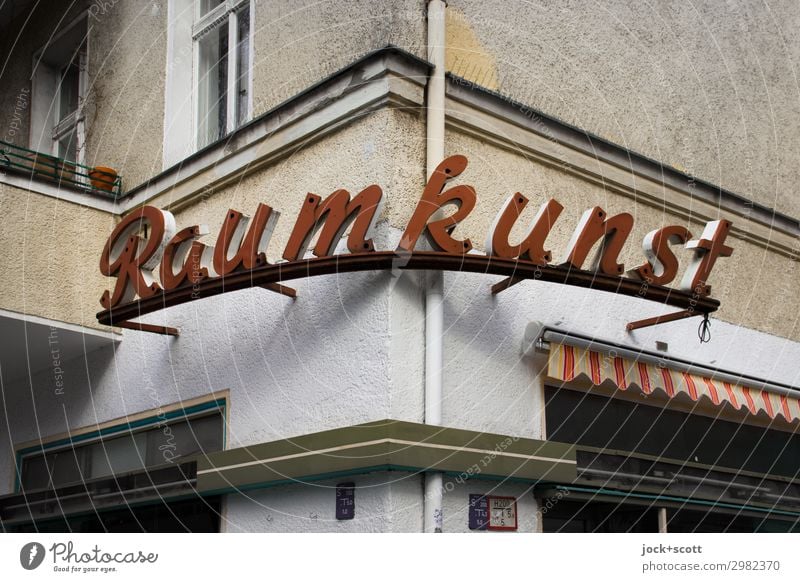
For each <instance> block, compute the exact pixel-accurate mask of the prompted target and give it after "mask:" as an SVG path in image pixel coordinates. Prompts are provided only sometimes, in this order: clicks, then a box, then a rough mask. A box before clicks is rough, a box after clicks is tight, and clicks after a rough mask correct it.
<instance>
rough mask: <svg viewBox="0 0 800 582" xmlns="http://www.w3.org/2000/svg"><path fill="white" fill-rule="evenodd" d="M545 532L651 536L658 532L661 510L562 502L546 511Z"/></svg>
mask: <svg viewBox="0 0 800 582" xmlns="http://www.w3.org/2000/svg"><path fill="white" fill-rule="evenodd" d="M542 531H544V532H545V533H625V532H627V533H648V532H657V531H658V509H656V508H655V507H642V506H637V505H625V504H613V503H597V502H580V501H566V500H563V501H559V502H558V503H556V504H554V505H553V507H552V508H551V509H549V510H548V511H546V512H543V515H542Z"/></svg>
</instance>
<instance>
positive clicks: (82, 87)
mask: <svg viewBox="0 0 800 582" xmlns="http://www.w3.org/2000/svg"><path fill="white" fill-rule="evenodd" d="M88 20H89V15H88V11H83V12H82V13H81V14H79V15H78V16H77V17H76V18H75V19H74V20H72V22H70V23H69V24H67V25H66V26H65V27H63V28H62V29H61V30H60V31H59V32H58V33H57V34H56V35H54V36H53V37H52V38H51V39H50V41H49V42H48V44H46V45H45V46H43V47H41V48H39V49H38V50H37V51H36V52H35V53H34V54H33V59H32V64H31V71H32V74H31V85H32V87H31V122H30V130H29V136H28V145H29V147H30V148H31V149H33V150H35V151H38V152H41V153H43V154H47V155H52V156H54V157H57V158H59V159H62V158H61V156H60V152H59V140H60V139H61V138H62V137H64V136H65V135H68V134H69V133H70V132H71V131H72V130H75V140H76V145H75V152H76V155H75V159H74V160H68V159H66V158H63V159H64V160H65V161H67V162H73V163H78V164H85V161H86V115H85V105H86V97H87V92H88V87H89V77H88V60H89V59H88V55H89V35H88V30H89V22H88ZM79 27H81V28H83V30H84V31H85V32H84V34H83V37H82V40H81V43H80V44H79V45H78V46H77V47H76V49H75V51H74V52H73V53H72V54H71V55H70V57H71V58H70V60H69V61H68V62H67V63H63V64H60V65H53V64H52V63H50V62H48V61H47V60H45V54H46V52H47V50H48V48H49V47H51V46H53V45H54V44H55V43H57V42H58V41H59V40H60V39H62V38H64V37H67V36H68V35H70V34H75V29H77V28H79ZM76 59H77V63H76V64H77V65H78V105H77V109H75V111H73V112H71V113H70V114H69V115H67V116H66V117H64V118H62V114H61V111H60V109H61V89H62V83H61V71H62V69H63V68H64V67H66V66H68V65H70V64H71V63H73V62H74V61H75V60H76ZM42 99H44V100H46V101H47V102H46V103H42V102H41V100H42Z"/></svg>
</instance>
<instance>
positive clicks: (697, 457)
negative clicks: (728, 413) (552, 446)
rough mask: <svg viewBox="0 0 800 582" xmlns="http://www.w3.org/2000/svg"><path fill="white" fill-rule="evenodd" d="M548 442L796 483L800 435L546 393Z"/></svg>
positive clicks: (577, 394) (625, 403)
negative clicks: (789, 479)
mask: <svg viewBox="0 0 800 582" xmlns="http://www.w3.org/2000/svg"><path fill="white" fill-rule="evenodd" d="M545 421H546V425H547V438H548V440H553V441H560V442H565V443H575V444H580V445H584V446H590V447H598V448H605V449H611V450H619V451H629V452H632V453H640V454H645V455H653V456H656V457H665V458H668V459H675V460H681V461H689V462H695V463H701V464H703V465H711V466H720V467H727V468H731V469H741V470H745V471H752V472H754V473H762V474H773V475H780V476H786V477H791V478H795V477H796V474H797V459H798V458H800V435H797V434H795V433H792V432H785V431H780V430H774V429H768V428H765V427H761V426H756V425H751V424H745V423H742V422H732V421H728V420H721V419H715V418H711V417H708V416H702V415H699V414H689V413H686V412H680V411H676V410H667V409H664V408H662V407H660V406H652V405H647V404H641V403H638V402H631V401H628V400H622V399H618V398H609V397H606V396H600V395H597V394H588V393H585V392H579V391H576V390H569V389H563V388H562V389H559V388H554V387H550V386H548V387H546V388H545Z"/></svg>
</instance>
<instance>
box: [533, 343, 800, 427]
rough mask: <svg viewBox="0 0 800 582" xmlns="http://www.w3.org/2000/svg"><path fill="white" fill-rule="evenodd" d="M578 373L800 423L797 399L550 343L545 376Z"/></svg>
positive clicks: (569, 377) (565, 378)
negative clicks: (799, 421)
mask: <svg viewBox="0 0 800 582" xmlns="http://www.w3.org/2000/svg"><path fill="white" fill-rule="evenodd" d="M581 374H583V375H584V376H586V377H587V378H588V379H589V380H591V382H592V384H594V385H596V386H598V385H600V384H602V383H603V382H606V381H610V382H612V383H613V384H614V385H616V386H617V387H618V388H619V389H620V390H627V389H628V387H629V386H632V385H636V386H638V387H639V388H640V389H641V390H642V392H644V393H645V394H652V393H653V392H655V391H661V392H662V393H663V394H666V396H667V397H668V398H674V397H676V396H677V395H678V394H685V395H686V396H688V397H689V398H691V399H692V400H694V401H697V400H699V399H700V398H706V399H708V400H709V401H710V402H712V403H714V404H716V405H718V406H722V405H724V404H726V403H727V404H729V405H731V406H733V408H735V409H736V410H746V411H749V412H750V414H759V413H760V412H763V413H764V414H766V415H767V416H769V418H773V419H774V418H775V417H776V416H778V415H780V416H782V417H783V418H784V419H785V420H787V421H789V422H793V421H795V420H800V400H799V399H798V398H795V397H792V396H787V395H785V394H779V393H776V392H771V391H769V390H762V389H759V388H752V387H749V386H745V385H742V384H733V383H731V382H723V381H720V380H715V379H714V378H713V377H709V376H702V375H697V374H691V373H689V372H685V371H681V370H676V369H670V368H669V367H667V366H663V365H657V364H651V363H645V362H639V361H636V360H631V359H627V358H622V357H617V356H613V355H611V354H606V353H602V352H596V351H593V350H588V349H583V348H579V347H576V346H570V345H566V344H558V343H551V344H550V361H549V365H548V372H547V375H548V376H550V377H551V378H554V379H556V380H560V381H562V382H570V381H572V380H575V379H576V378H577V377H578V376H580V375H581Z"/></svg>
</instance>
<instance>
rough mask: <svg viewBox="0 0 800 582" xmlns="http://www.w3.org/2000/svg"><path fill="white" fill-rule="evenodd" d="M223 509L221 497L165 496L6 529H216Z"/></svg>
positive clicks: (207, 531) (135, 530)
mask: <svg viewBox="0 0 800 582" xmlns="http://www.w3.org/2000/svg"><path fill="white" fill-rule="evenodd" d="M221 512H222V502H221V500H220V498H219V497H208V498H200V497H196V498H192V499H188V500H184V501H167V500H162V501H161V502H159V503H153V504H149V505H143V506H128V507H123V508H120V509H113V510H109V511H102V512H92V513H89V514H84V515H76V516H70V517H60V518H56V519H51V520H46V521H37V522H32V523H27V524H22V525H14V526H11V527H9V528H8V529H7V530H6V531H8V532H9V533H64V532H72V533H139V532H144V533H183V532H193V533H217V532H219V530H220V515H221ZM0 525H1V524H0ZM0 531H2V527H0Z"/></svg>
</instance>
